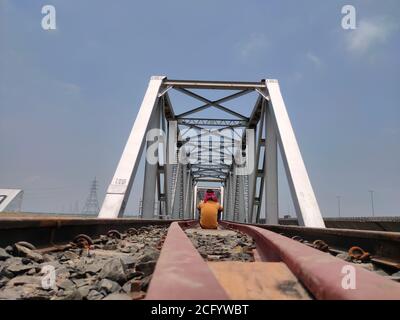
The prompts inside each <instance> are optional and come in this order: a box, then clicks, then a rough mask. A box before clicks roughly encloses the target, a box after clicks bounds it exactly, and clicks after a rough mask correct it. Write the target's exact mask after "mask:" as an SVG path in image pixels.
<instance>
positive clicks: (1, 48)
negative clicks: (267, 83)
mask: <svg viewBox="0 0 400 320" xmlns="http://www.w3.org/2000/svg"><path fill="white" fill-rule="evenodd" d="M46 4H52V5H54V6H55V8H56V13H57V30H55V31H44V30H43V29H42V28H41V19H42V17H43V15H42V14H41V8H42V6H43V5H46ZM345 4H352V5H354V6H355V8H356V13H357V29H356V30H344V29H342V27H341V19H342V14H341V8H342V6H343V5H345ZM399 21H400V2H399V1H398V0H384V1H376V0H375V1H372V0H363V1H350V2H349V1H333V0H332V1H319V0H303V1H289V0H279V1H278V0H276V1H246V2H244V1H232V0H231V1H209V0H203V1H121V0H120V1H110V0H109V1H100V0H87V1H84V2H83V1H77V0H74V1H72V0H69V1H65V0H64V1H61V0H59V1H38V0H35V1H27V0H25V1H24V0H13V1H11V0H0V40H1V41H0V148H1V152H0V187H15V188H22V189H24V190H25V191H26V194H25V199H24V206H23V209H24V210H27V211H49V212H51V211H53V212H54V211H69V209H71V208H74V207H75V206H76V202H77V201H78V202H79V206H80V207H82V206H83V203H84V200H85V198H86V196H87V194H88V192H89V185H90V181H91V179H93V177H94V176H96V177H97V179H98V181H99V200H100V203H101V202H102V200H103V198H104V194H105V190H106V188H107V185H108V184H109V182H110V180H111V178H112V175H113V173H114V170H115V167H116V164H117V162H118V159H119V157H120V154H121V152H122V150H123V147H124V145H125V142H126V139H127V137H128V134H129V132H130V130H131V127H132V124H133V121H134V119H135V116H136V113H137V111H138V106H139V105H140V102H141V99H142V97H143V94H144V92H145V89H146V86H147V82H148V80H149V78H150V76H151V75H167V76H168V77H169V78H174V79H205V80H243V81H258V80H260V79H263V78H276V79H278V80H279V81H280V85H281V89H282V93H283V96H284V99H285V102H286V106H287V108H288V112H289V115H290V117H291V120H292V124H293V127H294V129H295V132H296V135H297V138H298V141H299V144H300V148H301V151H302V154H303V158H304V160H305V163H306V166H307V168H308V171H309V175H310V178H311V182H312V184H313V187H314V189H315V192H316V195H317V198H318V201H319V204H320V207H321V210H322V214H323V215H324V216H326V217H329V216H335V215H337V199H336V196H337V195H340V196H341V201H342V214H343V216H362V215H367V216H368V215H370V214H371V207H370V200H369V193H368V190H370V189H373V190H374V191H375V207H376V214H377V215H382V216H383V215H399V214H400V210H399V207H400V183H399V181H400V148H399V140H400V139H399V138H400V109H399V102H398V101H399V99H398V93H399V89H400V88H399V83H400V73H399V71H400V60H399V49H400V22H399ZM140 177H141V175H140V174H139V175H138V182H137V183H135V185H134V193H135V194H134V195H133V197H132V200H131V201H130V203H129V205H128V212H129V213H133V212H137V205H138V198H139V197H140V193H141V181H139V180H140ZM282 180H283V179H281V181H282ZM281 189H282V190H281V191H282V192H281V196H280V208H281V213H282V214H283V213H287V212H290V213H292V214H293V207H292V205H291V202H290V198H289V195H288V192H287V186H286V184H285V183H282V184H281Z"/></svg>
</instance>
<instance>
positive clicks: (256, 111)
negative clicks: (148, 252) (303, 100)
mask: <svg viewBox="0 0 400 320" xmlns="http://www.w3.org/2000/svg"><path fill="white" fill-rule="evenodd" d="M194 90H195V91H194ZM210 91H217V92H225V93H226V91H229V94H224V96H223V97H221V98H218V99H214V98H213V99H211V98H207V97H206V94H207V93H208V92H210ZM172 92H173V93H174V94H180V95H183V96H186V97H189V98H191V99H192V100H193V101H197V102H199V104H200V105H199V106H198V107H194V108H186V109H185V110H184V111H183V112H180V113H179V114H176V113H175V111H174V106H175V104H174V106H173V103H172V100H173V99H171V97H172ZM199 92H201V94H200V93H199ZM203 92H204V94H203ZM246 96H247V97H246ZM249 96H256V98H255V102H253V105H252V106H251V105H250V106H249V105H248V102H245V103H243V102H241V103H240V108H239V109H235V108H232V107H230V106H229V105H228V104H227V103H230V102H231V101H235V99H239V98H241V97H245V99H248V98H249ZM241 99H242V98H241ZM246 101H247V100H246ZM180 107H182V106H180ZM211 108H212V109H213V110H216V112H218V114H219V116H215V117H214V116H213V115H214V114H216V112H210V111H209V110H210V109H211ZM234 109H235V110H234ZM246 111H247V112H246ZM248 111H250V112H248ZM202 112H206V113H207V112H208V114H207V115H206V116H199V117H194V115H196V114H199V113H202ZM221 113H222V114H224V115H226V117H225V116H221V115H220V114H221ZM246 113H248V114H246ZM145 147H146V148H145ZM278 149H279V151H280V154H281V158H282V161H283V164H284V167H285V170H286V176H287V179H288V184H289V188H290V191H291V196H292V200H293V203H294V207H295V210H296V214H297V217H298V220H299V224H300V225H305V226H308V227H322V228H323V227H324V222H323V220H322V217H321V213H320V209H319V206H318V203H317V200H316V198H315V195H314V191H313V188H312V186H311V183H310V180H309V177H308V174H307V170H306V168H305V165H304V162H303V159H302V156H301V153H300V149H299V146H298V144H297V141H296V137H295V134H294V131H293V128H292V125H291V122H290V119H289V116H288V114H287V111H286V107H285V103H284V101H283V98H282V95H281V92H280V88H279V83H278V81H277V80H273V79H268V80H262V81H259V82H224V81H191V80H170V79H167V78H166V77H164V76H155V77H152V78H151V80H150V83H149V86H148V88H147V91H146V94H145V96H144V99H143V102H142V105H141V106H140V109H139V113H138V115H137V117H136V120H135V123H134V125H133V128H132V131H131V134H130V136H129V138H128V141H127V143H126V146H125V149H124V151H123V153H122V156H121V158H120V161H119V163H118V166H117V169H116V171H115V173H114V177H113V178H112V180H111V183H110V185H109V187H108V189H107V194H106V197H105V199H104V202H103V205H102V208H101V210H100V213H99V217H100V218H115V217H121V216H123V214H124V211H125V208H126V204H127V201H128V198H129V195H130V192H131V189H132V185H133V181H134V179H135V176H136V172H137V170H138V167H139V162H140V159H141V158H142V153H143V150H145V152H146V157H145V165H144V171H145V175H144V183H143V210H142V212H143V213H142V217H143V218H161V219H164V218H174V219H190V218H194V216H195V212H196V209H195V207H196V205H197V203H196V201H198V200H197V196H196V197H195V196H194V195H195V194H197V193H196V192H197V188H198V187H199V186H200V187H201V189H199V190H202V189H203V188H204V187H207V186H210V187H211V186H212V187H214V188H215V187H216V186H218V185H219V186H221V192H223V194H222V195H221V196H222V199H223V200H222V199H221V200H222V202H223V206H224V212H223V219H225V220H231V221H239V222H259V221H260V219H261V218H265V220H266V222H267V223H268V224H277V223H278V212H279V211H278V174H277V171H278V166H277V161H278V160H277V157H278ZM149 155H150V156H149ZM222 190H223V191H222Z"/></svg>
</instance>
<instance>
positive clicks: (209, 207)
mask: <svg viewBox="0 0 400 320" xmlns="http://www.w3.org/2000/svg"><path fill="white" fill-rule="evenodd" d="M197 209H199V210H200V226H201V227H202V228H203V229H217V228H218V216H219V214H220V212H222V210H223V208H222V206H221V205H220V204H219V202H218V199H217V197H216V195H215V193H214V191H212V190H211V189H207V191H206V194H205V196H204V200H203V201H201V202H200V203H199V205H198V206H197Z"/></svg>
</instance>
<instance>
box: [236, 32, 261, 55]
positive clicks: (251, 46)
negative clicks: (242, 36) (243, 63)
mask: <svg viewBox="0 0 400 320" xmlns="http://www.w3.org/2000/svg"><path fill="white" fill-rule="evenodd" d="M267 48H268V40H267V37H266V36H265V34H261V33H254V34H252V35H250V37H249V38H248V39H247V40H245V41H243V42H241V43H239V44H238V45H237V49H238V51H239V54H240V56H241V57H242V58H250V57H252V56H256V55H259V54H260V53H262V52H264V51H265V50H266V49H267Z"/></svg>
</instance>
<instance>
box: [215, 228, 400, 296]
mask: <svg viewBox="0 0 400 320" xmlns="http://www.w3.org/2000/svg"><path fill="white" fill-rule="evenodd" d="M222 224H223V225H224V226H225V227H227V228H232V229H236V230H239V231H242V232H244V233H246V234H248V235H250V236H252V237H253V238H254V239H255V241H256V244H257V250H258V251H259V253H260V255H262V256H263V258H264V259H265V260H266V261H282V262H284V263H285V264H286V265H287V266H288V268H289V269H290V270H291V271H292V272H293V274H294V275H295V276H296V277H297V278H298V279H299V281H300V282H302V284H303V285H304V286H305V287H307V289H308V290H309V291H310V292H311V293H312V294H313V296H314V297H315V298H316V299H322V300H360V299H365V300H399V299H400V284H399V283H396V282H395V281H392V280H389V279H386V278H385V277H382V276H380V275H377V274H375V273H373V272H370V271H367V270H365V269H364V268H362V267H358V266H356V265H355V264H351V263H349V262H346V261H343V260H341V259H339V258H336V257H333V256H332V255H330V254H328V253H326V252H322V251H319V250H316V249H314V248H310V247H309V246H306V245H304V244H302V243H300V242H298V241H295V240H292V239H288V238H287V237H285V236H282V235H280V234H278V233H276V232H272V231H270V230H266V229H265V228H260V227H256V226H252V225H245V224H239V223H231V222H222ZM348 266H351V267H353V268H354V270H355V276H356V287H355V288H354V289H351V290H348V289H345V288H344V287H343V286H342V282H343V277H344V272H343V271H344V270H347V269H346V268H348Z"/></svg>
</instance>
